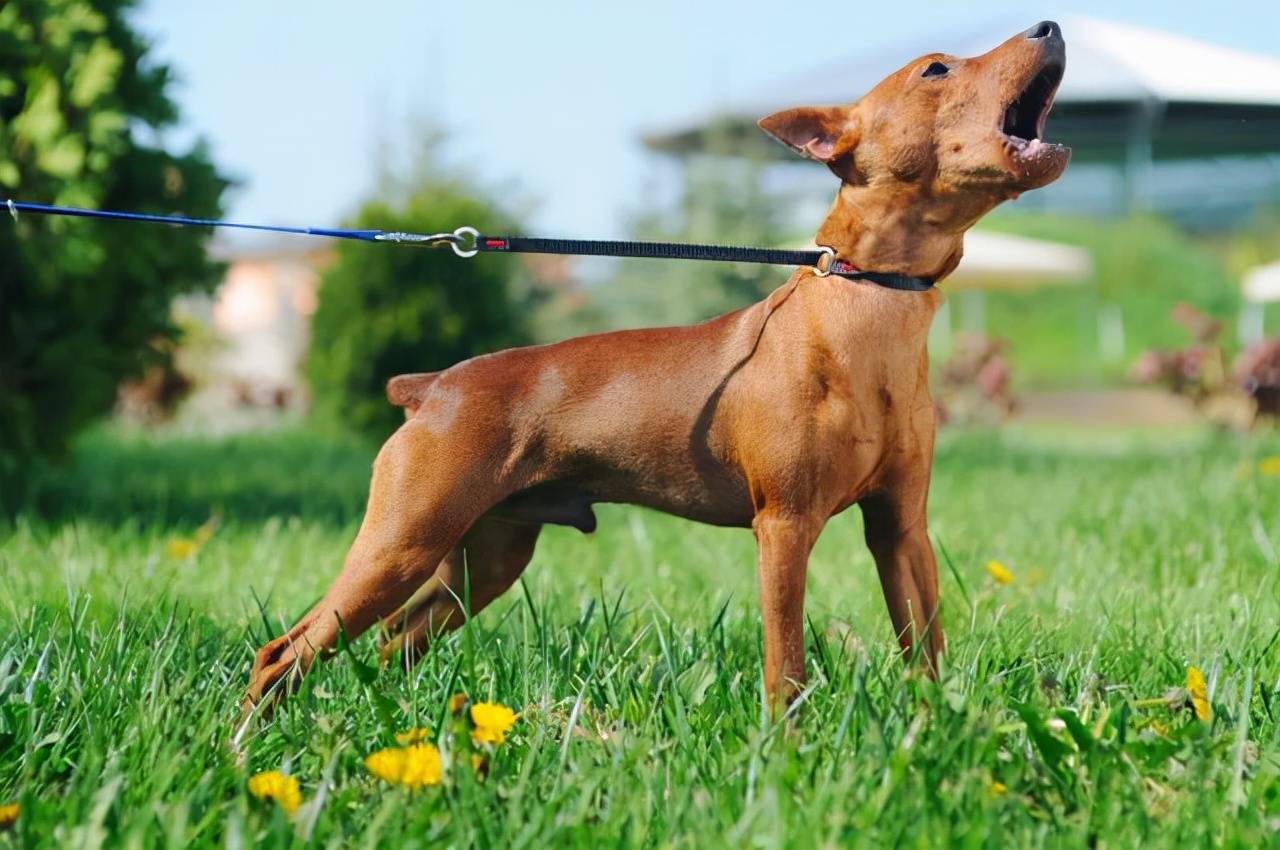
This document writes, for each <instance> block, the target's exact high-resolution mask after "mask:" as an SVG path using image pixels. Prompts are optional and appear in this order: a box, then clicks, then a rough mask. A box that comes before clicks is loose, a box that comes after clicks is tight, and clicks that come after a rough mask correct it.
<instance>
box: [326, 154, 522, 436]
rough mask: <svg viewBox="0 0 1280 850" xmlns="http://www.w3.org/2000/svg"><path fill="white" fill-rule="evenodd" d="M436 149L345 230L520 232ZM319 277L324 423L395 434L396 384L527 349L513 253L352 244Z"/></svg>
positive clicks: (389, 184) (390, 180)
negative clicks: (389, 392) (405, 377)
mask: <svg viewBox="0 0 1280 850" xmlns="http://www.w3.org/2000/svg"><path fill="white" fill-rule="evenodd" d="M436 153H437V146H436V145H435V144H434V143H433V142H430V141H429V142H428V144H427V145H426V148H425V150H424V152H423V153H422V154H421V155H420V158H419V161H418V162H416V163H415V165H414V167H413V168H411V169H408V170H407V174H408V176H407V177H405V178H402V179H397V178H395V177H393V176H387V175H384V177H383V179H382V185H381V186H379V187H378V189H377V191H376V192H375V196H376V197H377V198H378V200H374V201H370V202H368V203H367V204H365V205H364V206H363V207H362V208H361V209H360V211H359V213H357V215H356V216H355V218H354V219H353V220H351V221H349V222H348V223H347V224H348V226H350V227H356V228H373V229H381V230H401V231H411V232H414V233H436V232H441V231H451V230H453V229H455V228H457V227H459V226H461V225H464V224H467V225H470V226H472V227H475V228H476V229H478V230H479V231H480V232H481V233H491V234H501V233H516V232H519V228H518V227H517V226H516V225H514V224H513V223H512V221H511V220H510V218H509V217H508V216H507V215H506V214H505V213H503V212H502V211H501V210H499V208H498V207H497V205H496V204H494V203H493V202H492V201H491V200H489V199H487V198H486V197H485V196H484V194H483V193H482V192H480V191H478V190H476V189H475V188H474V187H472V186H471V185H469V184H467V183H464V182H463V181H462V180H460V179H458V178H457V177H456V176H453V175H451V174H449V173H446V172H445V171H444V169H443V168H442V167H440V166H439V165H438V163H437V161H436ZM337 253H338V259H337V262H335V263H334V264H333V265H332V266H330V267H329V268H328V269H327V270H326V271H325V273H324V275H323V276H322V277H321V280H320V292H319V298H320V303H319V307H318V308H317V310H316V313H315V315H314V316H313V317H312V323H311V347H310V351H309V353H308V356H307V364H306V373H307V378H308V380H309V382H310V385H311V394H312V409H313V413H314V415H315V416H316V417H317V419H318V420H319V421H320V422H321V423H325V424H328V425H334V426H338V427H340V428H342V429H344V430H349V431H353V432H356V433H361V434H366V435H369V436H372V437H377V438H382V437H386V436H387V435H388V434H389V433H390V432H391V431H392V430H393V429H394V428H395V427H396V426H397V425H398V424H399V423H401V422H403V421H404V413H403V411H402V410H401V409H400V408H396V407H392V406H391V404H390V403H388V402H387V398H386V393H385V389H386V384H387V380H388V379H389V378H391V377H392V376H394V375H399V374H403V373H405V372H434V371H437V370H440V369H445V368H447V367H449V366H452V365H453V364H454V363H457V362H459V361H461V360H465V359H467V358H468V357H473V356H475V355H477V354H482V353H485V352H490V351H494V350H496V349H500V348H507V347H510V346H513V345H521V344H524V343H526V342H528V341H529V331H528V319H527V316H528V304H527V303H526V301H525V300H524V299H525V298H526V293H527V287H526V286H525V285H524V283H523V281H524V278H525V277H526V275H525V273H524V271H523V269H522V267H521V266H520V265H519V263H517V262H516V259H515V258H514V257H511V256H504V255H501V254H487V255H484V256H482V257H476V258H473V259H470V260H464V259H460V258H458V257H456V256H454V254H453V252H452V251H450V250H448V249H434V250H433V249H425V248H415V247H408V246H395V245H373V244H369V243H363V242H347V243H343V244H341V245H339V246H338V248H337Z"/></svg>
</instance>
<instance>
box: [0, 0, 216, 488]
mask: <svg viewBox="0 0 1280 850" xmlns="http://www.w3.org/2000/svg"><path fill="white" fill-rule="evenodd" d="M131 5H133V4H132V3H131V2H128V0H93V2H86V0H56V2H55V0H11V2H7V3H0V196H3V197H8V196H10V195H12V196H14V197H16V198H20V199H23V200H30V201H39V202H45V203H56V204H69V205H73V206H83V207H98V208H109V209H126V210H136V211H139V212H153V213H181V214H185V215H193V216H200V217H209V218H215V217H217V216H218V215H219V214H220V212H221V209H220V206H219V199H220V197H221V195H222V191H223V189H224V188H225V187H226V185H227V183H226V181H225V180H223V179H222V178H221V177H220V176H219V175H218V174H217V172H216V171H215V169H214V167H213V165H212V164H211V163H210V160H209V156H208V152H207V151H206V150H205V148H204V147H203V145H201V144H197V145H196V146H195V147H193V148H192V149H191V150H189V151H186V152H184V153H173V152H171V151H169V150H167V149H165V148H162V147H160V146H159V145H158V144H157V143H154V142H152V140H153V139H154V137H155V135H156V134H157V133H158V132H159V131H160V130H162V129H163V128H165V127H168V126H171V125H173V124H174V123H175V122H176V121H177V119H178V110H177V107H176V106H175V104H174V103H173V101H172V100H171V99H170V97H169V94H168V87H169V83H170V81H171V74H170V71H169V68H168V67H167V66H165V65H162V64H156V63H154V62H152V61H150V60H149V57H148V44H147V42H146V41H145V40H144V39H143V38H142V37H141V36H139V35H138V34H137V33H135V32H134V31H133V30H132V29H131V28H130V26H129V22H128V20H127V12H128V10H129V7H130V6H131ZM207 238H208V233H207V232H205V231H200V230H178V229H174V228H161V227H154V226H146V225H142V226H140V225H133V224H123V223H117V222H105V221H93V220H89V219H70V218H49V217H43V216H37V215H22V216H20V217H19V220H18V221H17V222H13V221H10V220H9V217H8V216H7V215H6V216H5V217H4V220H3V221H2V222H0V341H2V342H0V490H3V491H6V492H8V493H10V494H13V492H14V489H15V487H16V485H17V483H18V482H19V481H21V480H22V477H23V476H22V470H24V469H25V468H27V467H28V465H29V463H30V461H32V460H33V459H34V458H36V457H39V456H47V455H57V454H59V453H60V452H61V451H62V450H63V449H64V448H65V446H66V445H67V442H68V440H69V439H70V437H71V436H72V435H73V434H74V433H75V432H76V431H77V430H78V429H80V428H81V427H83V426H84V425H85V424H87V423H88V422H90V421H91V420H93V419H95V418H97V417H99V416H101V415H103V414H105V413H107V412H108V411H110V410H111V407H112V404H113V402H114V400H115V394H116V387H117V385H118V384H119V383H120V382H121V381H122V380H123V379H126V378H129V377H133V376H137V375H139V374H141V373H142V372H143V371H144V370H145V369H146V368H147V367H148V366H151V365H157V364H162V363H163V362H164V361H165V360H166V359H167V358H168V357H169V352H170V350H171V346H169V345H168V342H170V341H171V340H172V339H173V338H174V337H175V336H176V334H177V331H176V329H175V328H174V326H173V325H172V323H171V322H170V318H169V305H170V301H171V299H172V298H173V296H174V295H175V294H177V293H179V292H184V291H188V290H193V289H199V288H205V287H210V286H212V284H213V283H214V282H215V281H216V279H217V272H218V266H217V265H215V264H213V263H210V262H209V261H208V260H207V259H206V257H205V252H204V242H205V240H206V239H207Z"/></svg>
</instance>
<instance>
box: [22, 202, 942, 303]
mask: <svg viewBox="0 0 1280 850" xmlns="http://www.w3.org/2000/svg"><path fill="white" fill-rule="evenodd" d="M5 206H6V207H7V208H8V210H9V214H10V215H11V216H13V220H14V221H17V220H18V213H19V212H28V213H36V214H39V215H53V216H69V217H75V218H99V219H108V220H113V221H141V222H148V223H151V224H173V225H178V226H180V227H225V228H235V229H239V230H258V231H268V232H271V233H294V234H299V235H303V236H324V237H327V238H330V239H354V240H358V241H361V242H387V243H394V244H398V245H417V246H421V247H427V248H438V247H442V246H444V245H448V246H449V247H450V248H452V249H453V252H454V253H455V254H457V255H458V256H459V257H463V258H467V257H474V256H475V255H476V254H481V253H496V254H571V255H576V256H591V257H632V258H644V259H662V260H718V261H722V262H732V263H760V264H765V265H778V266H811V267H812V268H813V270H814V273H815V274H817V275H818V276H819V277H827V276H828V275H836V276H837V277H843V278H847V279H849V280H865V281H868V282H870V283H874V284H877V285H879V286H883V287H886V288H888V289H899V290H904V291H908V292H924V291H926V290H928V289H931V288H932V287H933V284H934V281H933V280H931V279H929V278H924V277H912V276H910V275H902V274H895V273H893V272H875V271H863V270H862V269H859V268H856V267H855V266H853V265H852V264H850V263H848V262H846V261H845V260H841V259H839V258H838V257H836V252H835V249H833V248H828V247H825V246H821V247H819V248H818V249H816V250H813V251H796V250H788V249H782V248H746V247H740V246H735V245H698V244H689V243H680V242H629V241H609V240H597V239H539V238H534V237H529V236H487V235H483V234H481V233H480V232H479V231H477V230H476V229H475V228H474V227H465V226H464V227H459V228H457V229H456V230H453V231H446V232H444V233H405V232H403V231H399V230H352V229H349V228H340V227H338V228H335V227H286V226H282V225H275V224H245V223H243V222H235V221H218V220H216V219H208V218H184V217H183V216H176V215H151V214H149V213H134V212H116V211H112V210H88V209H81V208H79V207H62V206H55V205H52V204H32V203H27V202H24V201H14V200H9V201H6V202H5Z"/></svg>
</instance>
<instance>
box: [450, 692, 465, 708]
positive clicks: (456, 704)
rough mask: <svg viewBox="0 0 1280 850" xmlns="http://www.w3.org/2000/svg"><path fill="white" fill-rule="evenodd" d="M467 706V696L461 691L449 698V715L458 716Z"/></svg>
mask: <svg viewBox="0 0 1280 850" xmlns="http://www.w3.org/2000/svg"><path fill="white" fill-rule="evenodd" d="M466 704H467V695H466V694H464V693H462V692H461V691H459V692H458V693H456V694H454V695H453V696H451V697H449V713H450V714H457V713H458V712H460V711H462V707H463V706H464V705H466Z"/></svg>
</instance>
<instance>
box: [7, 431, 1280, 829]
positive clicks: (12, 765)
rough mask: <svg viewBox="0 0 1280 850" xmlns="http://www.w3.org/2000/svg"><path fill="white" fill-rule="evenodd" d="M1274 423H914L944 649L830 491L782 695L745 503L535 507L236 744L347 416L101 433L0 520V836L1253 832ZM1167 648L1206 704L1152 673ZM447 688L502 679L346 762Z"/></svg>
mask: <svg viewBox="0 0 1280 850" xmlns="http://www.w3.org/2000/svg"><path fill="white" fill-rule="evenodd" d="M1275 455H1280V439H1277V438H1275V437H1274V436H1273V437H1271V438H1255V439H1249V440H1230V439H1226V438H1218V437H1213V436H1211V435H1208V434H1195V433H1185V432H1184V433H1174V434H1164V435H1161V434H1153V433H1146V434H1118V435H1117V434H1108V435H1105V436H1103V435H1082V434H1079V433H1049V432H1025V431H1023V432H1019V431H1012V432H1006V433H1005V434H1003V435H993V434H983V433H968V434H948V435H946V436H944V438H943V440H942V441H941V443H940V446H939V451H938V459H937V466H936V474H935V484H934V489H933V494H932V500H931V504H932V507H931V516H932V531H933V534H934V537H935V540H936V541H937V542H938V543H940V544H941V545H942V547H945V551H946V553H947V554H946V556H943V557H942V558H941V560H942V562H943V564H944V566H943V598H944V622H945V625H946V628H947V632H948V636H949V641H950V647H949V653H948V656H947V659H946V669H945V671H944V675H943V677H942V679H941V681H940V682H938V683H932V682H928V681H925V680H922V679H921V678H920V677H918V676H915V675H912V674H906V673H904V669H903V667H902V665H901V663H900V662H899V661H898V659H897V658H896V656H895V655H894V653H893V650H892V637H891V634H890V628H889V624H888V617H887V615H886V614H885V612H884V609H883V602H882V600H881V597H880V590H879V587H878V584H877V581H876V577H875V569H874V567H873V565H872V563H871V560H870V558H869V556H868V555H867V553H866V552H865V550H864V549H863V546H862V543H861V528H860V525H861V523H860V520H859V519H858V517H857V514H856V511H855V512H851V513H850V514H849V515H847V516H842V517H839V518H837V519H836V520H835V521H833V522H832V524H831V526H830V527H829V528H828V530H827V532H826V534H825V535H824V536H823V538H822V540H821V541H820V543H819V545H818V548H817V550H816V552H815V554H814V557H813V561H812V564H811V570H810V580H809V590H810V603H809V608H808V610H809V614H810V617H811V623H812V628H811V633H810V638H809V674H810V683H811V689H810V690H809V691H808V692H807V694H806V697H805V699H804V700H803V701H802V702H801V703H800V704H798V705H797V706H795V711H794V718H793V722H792V723H790V724H782V725H777V726H774V725H771V724H770V723H769V722H768V720H767V719H766V715H765V712H764V711H763V709H762V699H761V689H760V677H759V664H760V647H759V638H758V615H757V609H756V603H755V586H754V584H755V567H754V545H753V541H752V539H751V536H750V535H749V534H748V533H746V532H743V531H733V530H724V529H713V528H707V527H702V526H695V525H692V524H690V523H686V522H682V521H679V520H674V519H671V518H667V517H663V516H658V515H655V514H652V513H648V512H645V511H641V510H637V509H630V508H622V507H604V508H602V509H601V510H600V511H599V513H600V519H601V528H600V531H599V532H597V533H596V534H594V535H592V536H590V537H583V536H581V535H579V534H578V533H577V532H574V531H570V530H566V529H550V530H548V531H547V532H546V533H545V534H544V536H543V537H542V540H541V541H540V544H539V548H538V551H537V554H536V556H535V558H534V561H533V564H532V566H531V567H530V569H529V571H528V572H527V573H526V575H525V582H524V585H523V587H518V588H516V589H513V591H512V592H511V593H510V594H508V595H507V596H506V597H504V598H503V599H501V600H499V601H498V602H497V603H495V604H494V605H493V606H492V608H491V609H490V610H489V611H486V612H485V613H484V614H483V615H482V616H481V617H479V618H478V619H477V620H476V621H475V622H474V623H473V624H472V625H471V627H469V628H467V629H464V630H463V631H462V632H460V633H459V634H457V635H455V636H453V637H451V638H449V639H448V640H445V641H442V642H440V643H439V644H437V645H436V647H435V648H434V649H433V651H432V653H431V654H430V655H429V656H428V657H427V658H426V659H425V660H424V661H423V662H422V663H421V664H419V665H418V667H417V668H415V670H414V671H413V672H412V673H411V674H405V673H404V672H402V671H400V670H398V669H390V670H386V671H383V672H382V673H380V674H379V675H378V676H377V677H376V679H374V680H373V682H372V684H366V683H365V680H367V679H368V678H369V677H368V676H367V675H365V676H363V677H362V675H361V674H362V673H364V674H367V673H368V671H369V665H372V664H374V663H375V660H376V649H375V646H374V643H373V641H372V640H371V639H369V638H365V639H362V640H361V641H359V642H357V643H356V644H355V645H354V647H353V650H352V653H349V654H345V655H341V656H339V658H337V659H335V660H334V661H333V662H332V663H329V664H325V665H322V666H321V667H318V668H317V670H316V672H315V673H314V675H312V676H310V677H308V679H307V681H306V683H305V684H304V686H303V689H302V691H301V692H300V693H299V694H298V696H297V697H296V698H294V699H293V700H291V701H290V702H289V703H287V705H286V706H285V708H283V709H282V710H281V711H280V713H279V714H278V715H277V717H276V719H275V721H274V723H273V724H272V725H271V726H270V727H269V728H268V729H267V730H266V731H264V732H263V733H262V734H261V735H260V736H258V737H257V738H255V739H253V741H252V742H251V744H250V748H249V753H248V763H247V764H246V765H245V766H244V767H243V768H241V767H238V766H237V765H236V764H235V761H234V759H233V757H232V755H231V753H230V752H229V750H228V749H227V747H226V741H227V739H228V737H229V735H230V732H231V728H232V723H233V720H234V718H235V716H236V713H237V707H238V701H239V698H240V694H241V690H242V688H243V686H244V682H245V678H246V675H247V672H248V668H249V664H250V661H251V658H252V653H253V649H254V648H255V647H256V646H257V645H258V644H259V643H261V642H262V640H263V639H264V638H265V637H266V636H267V634H268V633H275V632H276V631H278V630H279V629H281V627H282V624H283V623H285V622H287V621H290V620H292V618H293V617H294V616H295V615H297V614H298V613H299V612H301V611H302V610H304V609H305V608H306V607H307V605H308V604H309V603H310V602H311V601H312V600H313V599H314V598H315V597H317V596H318V595H319V594H320V593H321V592H322V590H323V589H324V587H325V586H326V584H327V582H328V581H329V580H330V578H331V577H332V576H333V575H334V573H335V572H336V570H337V568H338V565H339V563H340V560H341V558H342V555H343V553H344V551H345V547H346V545H347V543H348V542H349V541H350V539H351V537H352V535H353V533H354V530H355V527H356V524H357V523H358V521H359V517H360V511H361V507H362V503H363V498H364V488H365V485H366V482H367V477H368V470H369V462H370V459H371V457H372V450H371V449H370V448H369V447H367V446H364V445H360V444H354V443H340V442H333V441H328V440H324V439H322V438H320V437H317V436H314V435H311V434H309V433H306V432H280V433H273V434H268V435H265V436H259V437H253V438H242V439H234V440H230V441H223V442H202V441H193V440H177V439H169V440H164V441H158V442H147V441H141V440H137V439H131V438H126V437H122V436H119V435H115V434H112V433H109V432H102V433H97V434H94V435H91V436H90V437H88V438H87V439H85V440H82V441H81V442H80V444H79V445H78V447H77V449H76V451H75V453H74V455H73V457H72V458H71V460H70V463H69V465H68V467H67V468H66V469H65V470H63V471H62V472H60V473H57V474H49V475H47V476H45V477H44V478H43V479H42V480H41V481H39V482H37V484H36V485H35V487H34V491H35V492H34V494H33V496H32V498H31V501H30V505H29V507H28V508H27V509H26V510H25V511H24V512H23V513H22V514H20V515H19V516H18V517H17V519H16V520H13V521H12V522H9V523H7V524H4V525H0V576H2V577H3V585H2V586H3V591H4V592H3V597H2V598H3V602H2V603H0V803H5V802H9V801H17V802H18V803H19V804H20V810H21V814H20V816H19V818H18V821H17V823H16V825H15V827H14V828H13V830H12V831H11V832H9V833H8V834H7V837H6V835H5V834H3V833H0V847H4V846H16V847H37V846H49V847H71V846H85V847H98V846H138V847H160V846H164V847H182V846H217V847H277V846H304V845H308V844H314V845H316V846H330V847H364V846H386V847H444V846H451V847H467V846H480V847H494V848H514V847H534V848H539V850H543V849H544V848H552V847H555V848H559V847H566V846H581V847H601V846H618V847H631V846H645V847H689V848H694V847H697V848H704V847H717V846H728V847H748V846H749V847H993V848H995V847H999V848H1008V847H1070V848H1079V847H1086V846H1088V847H1137V846H1149V847H1172V846H1193V847H1199V846H1225V847H1258V846H1276V845H1277V844H1280V740H1278V736H1280V724H1277V722H1276V718H1275V714H1276V713H1277V712H1280V681H1278V680H1280V659H1278V654H1280V640H1277V630H1278V629H1280V586H1278V585H1277V573H1278V569H1277V568H1278V567H1280V556H1278V554H1277V553H1278V552H1280V476H1272V475H1266V474H1263V473H1262V472H1261V471H1260V470H1259V461H1260V460H1262V459H1263V458H1264V457H1268V456H1275ZM215 515H216V516H217V517H218V525H217V528H216V530H215V531H214V533H213V535H212V537H211V538H209V540H208V542H207V543H206V544H205V545H203V547H201V548H200V549H199V550H198V551H197V552H196V553H194V554H192V555H190V556H189V557H177V556H176V555H175V554H174V552H172V551H170V550H171V549H173V548H175V547H173V546H172V545H171V544H173V543H174V541H175V540H179V539H183V538H190V537H192V535H194V534H195V532H196V529H197V528H198V527H199V526H200V525H201V524H202V523H204V522H205V521H206V520H208V519H209V518H210V517H211V516H215ZM178 548H180V547H178ZM990 559H997V560H999V561H1000V562H1001V563H1002V564H1004V565H1005V566H1006V567H1007V568H1008V569H1009V570H1010V571H1011V572H1012V573H1013V576H1014V581H1013V583H1012V584H1010V585H1001V584H997V583H996V582H995V581H993V579H992V578H991V577H990V576H989V575H988V573H987V570H986V569H985V564H986V562H987V561H988V560H990ZM1188 665H1194V666H1196V667H1198V668H1199V669H1201V670H1203V671H1204V673H1205V676H1206V678H1207V679H1208V689H1209V693H1210V697H1211V701H1212V705H1213V719H1212V721H1211V722H1209V723H1204V724H1202V723H1200V722H1199V721H1197V720H1196V719H1195V717H1194V715H1193V713H1192V712H1191V711H1190V709H1189V708H1187V707H1185V706H1183V705H1181V704H1179V705H1177V706H1171V703H1181V702H1182V701H1183V694H1181V693H1180V692H1178V691H1177V690H1176V689H1178V688H1180V687H1182V686H1183V685H1184V684H1185V682H1186V675H1187V667H1188ZM456 691H465V692H467V693H468V694H470V695H471V696H472V697H473V698H474V699H488V700H493V701H497V702H502V703H505V704H507V705H510V706H513V707H515V708H517V709H518V710H519V711H520V712H521V718H520V721H519V723H518V724H517V726H516V728H515V730H514V732H513V733H512V735H511V737H510V738H509V740H508V741H507V743H506V744H504V745H502V746H501V747H500V748H498V749H497V751H496V754H495V756H494V757H493V759H492V764H491V773H490V775H489V776H488V778H487V780H486V781H484V782H483V783H481V782H478V781H476V779H475V778H474V777H473V776H472V773H471V770H470V768H469V766H467V765H466V764H465V763H459V764H455V765H454V766H452V767H450V768H448V769H447V770H446V783H445V784H444V785H442V786H440V787H434V788H427V789H424V790H418V791H412V792H410V791H408V790H405V789H402V788H394V787H391V786H388V785H385V784H383V783H381V782H380V781H379V780H377V779H375V778H374V777H372V776H370V775H369V774H368V773H367V772H366V770H365V768H364V765H363V760H364V757H365V756H366V755H367V754H369V753H370V752H373V751H374V750H377V749H379V748H381V747H384V746H388V745H390V744H391V743H392V734H393V733H394V731H396V730H397V729H407V728H409V727H412V726H430V727H432V728H433V729H437V730H438V729H441V728H442V727H446V728H447V727H448V726H449V724H448V723H447V722H445V721H446V712H447V710H446V708H445V706H446V702H447V699H448V696H449V695H450V694H452V693H454V692H456ZM1166 695H1168V696H1169V701H1168V702H1160V701H1159V700H1158V699H1157V698H1160V697H1163V696H1166ZM387 714H390V715H391V717H390V726H391V727H392V728H388V724H387V723H386V718H385V715H387ZM273 769H283V770H285V771H286V772H288V773H291V774H293V775H294V776H296V777H297V778H298V780H299V781H300V783H301V787H302V794H303V797H304V798H305V799H306V801H307V802H306V803H304V806H303V808H302V809H301V810H300V812H299V815H298V816H297V817H295V818H294V819H293V820H292V821H290V820H289V819H288V818H286V816H285V815H284V814H283V813H282V812H281V811H280V810H279V809H277V808H275V807H273V806H271V805H270V804H265V803H263V802H261V801H258V800H256V799H254V798H252V797H251V796H250V795H249V794H248V793H247V791H246V780H247V778H248V777H249V776H250V775H252V774H253V773H255V772H257V771H263V770H273Z"/></svg>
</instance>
